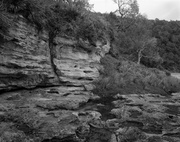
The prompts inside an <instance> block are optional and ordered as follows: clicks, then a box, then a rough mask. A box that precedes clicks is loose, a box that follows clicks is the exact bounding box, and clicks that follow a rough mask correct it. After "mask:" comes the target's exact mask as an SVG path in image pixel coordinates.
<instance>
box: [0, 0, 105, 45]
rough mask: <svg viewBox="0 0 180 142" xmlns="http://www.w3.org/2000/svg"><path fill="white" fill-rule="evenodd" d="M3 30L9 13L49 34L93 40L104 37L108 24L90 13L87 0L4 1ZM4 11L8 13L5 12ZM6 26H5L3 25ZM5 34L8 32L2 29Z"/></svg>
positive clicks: (6, 24)
mask: <svg viewBox="0 0 180 142" xmlns="http://www.w3.org/2000/svg"><path fill="white" fill-rule="evenodd" d="M0 3H1V7H0V8H1V9H0V10H1V11H2V12H3V14H2V13H1V14H0V29H6V31H7V29H8V28H9V24H10V23H11V22H10V21H8V20H9V19H8V17H7V16H6V15H10V14H16V15H17V14H20V15H22V16H23V17H24V18H26V19H27V20H28V21H29V22H31V23H33V24H35V25H36V26H37V28H38V29H39V30H43V29H46V30H47V31H48V32H49V34H50V36H56V35H58V34H60V35H61V36H64V35H65V36H66V35H67V36H72V37H76V38H77V39H79V38H82V39H83V40H87V41H89V42H90V43H92V41H94V42H95V40H97V39H98V38H105V35H107V34H106V32H107V26H108V25H107V24H105V23H103V20H102V19H103V18H102V17H101V18H100V17H98V16H95V14H93V13H91V11H90V9H91V7H92V6H91V5H90V4H89V3H88V0H6V1H4V0H1V1H0ZM4 13H5V14H4ZM3 25H5V26H3ZM0 33H1V34H2V35H3V34H4V33H5V31H0Z"/></svg>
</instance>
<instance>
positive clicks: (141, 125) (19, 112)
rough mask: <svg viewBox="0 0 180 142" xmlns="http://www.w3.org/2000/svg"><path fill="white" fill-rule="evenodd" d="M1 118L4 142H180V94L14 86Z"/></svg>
mask: <svg viewBox="0 0 180 142" xmlns="http://www.w3.org/2000/svg"><path fill="white" fill-rule="evenodd" d="M63 90H64V91H63ZM0 122H1V123H0V125H1V126H0V142H74V141H75V142H76V141H77V142H83V141H86V142H127V141H128V142H179V141H180V94H179V93H175V94H172V95H171V96H161V95H158V94H129V95H121V94H117V95H116V96H115V97H111V98H110V97H109V98H99V97H97V96H95V95H93V94H92V93H89V92H86V91H83V88H82V90H80V91H79V92H78V91H77V88H72V87H70V88H69V90H68V91H67V88H66V89H63V87H53V88H52V87H51V88H39V89H35V90H23V91H22V90H21V91H14V92H9V93H4V94H1V96H0Z"/></svg>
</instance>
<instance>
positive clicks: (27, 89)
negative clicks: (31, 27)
mask: <svg viewBox="0 0 180 142" xmlns="http://www.w3.org/2000/svg"><path fill="white" fill-rule="evenodd" d="M60 86H61V85H53V84H52V85H47V86H41V85H38V86H36V87H32V88H25V87H19V86H17V87H16V86H12V88H14V89H4V90H0V95H2V94H3V93H7V92H16V91H24V90H26V91H31V90H35V89H41V88H42V89H43V88H48V87H60ZM15 87H16V88H15ZM68 87H69V86H68Z"/></svg>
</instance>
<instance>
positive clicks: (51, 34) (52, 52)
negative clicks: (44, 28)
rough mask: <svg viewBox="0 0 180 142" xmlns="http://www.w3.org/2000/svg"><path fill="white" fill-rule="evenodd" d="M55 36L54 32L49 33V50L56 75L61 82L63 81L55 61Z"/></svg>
mask: <svg viewBox="0 0 180 142" xmlns="http://www.w3.org/2000/svg"><path fill="white" fill-rule="evenodd" d="M54 38H55V35H54V33H51V32H50V33H49V52H50V54H49V57H50V62H51V67H52V70H53V72H54V74H55V76H56V77H57V79H58V81H59V83H61V82H62V81H61V80H60V78H59V75H58V73H59V71H58V70H57V67H56V65H55V63H54V58H55V51H54V44H53V41H54Z"/></svg>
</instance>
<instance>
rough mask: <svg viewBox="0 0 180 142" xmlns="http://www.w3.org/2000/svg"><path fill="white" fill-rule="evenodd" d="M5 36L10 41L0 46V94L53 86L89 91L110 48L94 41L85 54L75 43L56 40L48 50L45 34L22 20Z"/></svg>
mask: <svg viewBox="0 0 180 142" xmlns="http://www.w3.org/2000/svg"><path fill="white" fill-rule="evenodd" d="M9 35H10V37H11V39H10V40H9V41H6V42H4V43H2V44H1V46H0V52H1V54H0V91H2V90H12V89H19V88H34V87H37V86H43V87H46V86H54V85H61V86H63V85H64V86H66V85H69V86H77V87H82V86H84V87H85V89H87V90H92V89H93V86H92V85H91V82H92V81H94V80H95V79H97V78H98V77H99V69H101V68H102V66H101V65H100V64H99V62H100V59H101V57H102V56H104V55H105V53H107V52H108V51H109V49H110V46H109V43H108V42H107V44H106V45H102V44H101V43H99V42H98V43H97V47H96V48H95V49H94V50H93V51H92V52H87V51H85V50H83V49H81V48H79V47H78V46H77V44H76V43H77V41H75V40H73V39H71V38H69V39H67V38H62V37H57V38H56V39H55V41H54V42H55V43H54V47H53V48H51V49H50V47H49V40H48V33H47V32H46V31H42V32H39V33H38V31H37V30H36V27H34V26H33V25H31V24H27V22H26V21H25V19H23V18H22V17H19V20H18V21H17V23H16V24H15V26H14V27H12V28H11V29H10V30H9ZM52 54H53V55H52ZM54 66H55V67H54Z"/></svg>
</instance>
